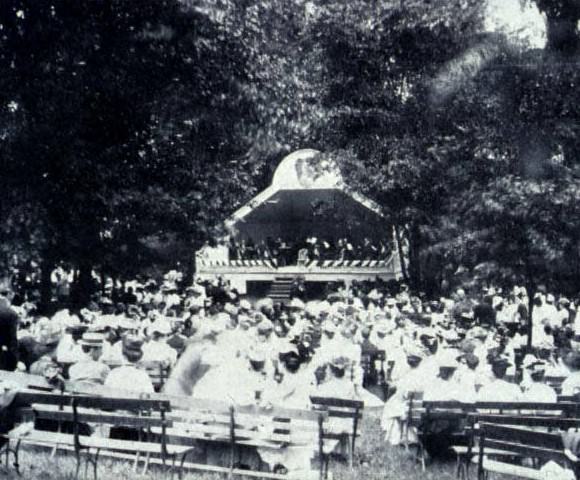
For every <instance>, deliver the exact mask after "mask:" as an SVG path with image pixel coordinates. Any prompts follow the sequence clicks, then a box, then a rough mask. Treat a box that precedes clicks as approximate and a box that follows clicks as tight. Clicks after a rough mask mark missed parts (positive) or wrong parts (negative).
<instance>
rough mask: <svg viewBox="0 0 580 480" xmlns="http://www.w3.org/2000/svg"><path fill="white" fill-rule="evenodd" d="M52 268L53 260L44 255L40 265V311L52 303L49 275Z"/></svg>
mask: <svg viewBox="0 0 580 480" xmlns="http://www.w3.org/2000/svg"><path fill="white" fill-rule="evenodd" d="M53 270H54V260H53V259H52V258H51V256H50V255H46V256H45V258H44V259H43V261H42V264H41V266H40V305H39V307H40V308H39V310H40V313H46V312H47V311H48V309H49V307H50V304H51V303H52V282H51V275H52V271H53Z"/></svg>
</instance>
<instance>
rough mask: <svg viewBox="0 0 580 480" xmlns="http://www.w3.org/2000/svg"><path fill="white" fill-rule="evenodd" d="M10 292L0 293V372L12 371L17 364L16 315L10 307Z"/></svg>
mask: <svg viewBox="0 0 580 480" xmlns="http://www.w3.org/2000/svg"><path fill="white" fill-rule="evenodd" d="M10 298H11V292H10V291H9V290H7V289H6V290H3V291H2V292H0V370H9V371H12V370H14V369H15V368H16V365H17V364H18V338H17V331H18V314H17V313H16V312H15V311H14V310H13V309H12V307H11V305H10Z"/></svg>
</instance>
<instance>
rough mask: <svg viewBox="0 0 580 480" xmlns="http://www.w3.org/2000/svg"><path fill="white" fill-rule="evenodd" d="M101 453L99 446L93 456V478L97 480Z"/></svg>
mask: <svg viewBox="0 0 580 480" xmlns="http://www.w3.org/2000/svg"><path fill="white" fill-rule="evenodd" d="M99 453H100V449H98V448H97V451H96V452H95V458H93V478H94V480H97V464H98V462H99Z"/></svg>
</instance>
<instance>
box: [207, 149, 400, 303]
mask: <svg viewBox="0 0 580 480" xmlns="http://www.w3.org/2000/svg"><path fill="white" fill-rule="evenodd" d="M225 226H226V229H227V231H228V232H229V238H230V239H233V240H234V241H244V240H245V239H251V241H252V243H253V244H260V243H265V242H267V241H271V240H272V239H275V238H283V239H304V238H318V239H325V240H328V241H330V242H336V241H338V239H341V238H348V239H352V240H353V241H357V242H363V241H364V240H366V239H368V241H369V242H374V243H375V244H379V243H382V244H384V243H385V242H388V244H389V245H390V249H389V251H388V252H387V253H386V254H384V255H380V256H379V255H377V256H373V257H372V258H370V257H367V258H366V259H365V258H356V256H355V257H351V258H349V259H338V258H330V259H329V258H326V259H320V258H319V259H308V258H302V259H300V260H296V261H291V262H281V261H279V259H277V258H254V259H238V258H230V254H229V250H228V248H226V247H225V246H221V247H218V248H206V249H203V250H202V251H199V252H197V254H196V273H197V275H198V276H199V277H201V278H203V279H211V278H215V276H216V275H219V276H222V277H224V278H225V279H227V280H229V281H230V282H231V284H232V286H233V287H235V288H237V289H238V291H239V292H240V293H243V294H244V293H247V292H248V290H249V289H251V286H252V285H256V284H260V285H262V287H264V286H268V285H269V288H270V290H272V288H274V289H275V285H276V283H281V284H283V283H288V282H290V281H291V280H292V279H294V278H296V277H300V278H301V279H302V281H304V282H305V283H306V284H320V283H322V284H324V283H328V282H332V281H344V282H345V283H346V284H349V283H351V282H352V281H353V280H358V281H362V280H374V279H376V278H380V279H382V280H385V281H388V280H393V279H398V278H400V276H401V268H400V259H399V255H398V251H399V249H398V248H396V244H395V239H394V235H393V228H392V225H390V224H389V223H388V221H387V220H386V219H385V218H384V216H383V215H382V213H381V210H380V207H379V206H378V205H377V204H376V203H375V202H373V201H372V200H371V199H369V198H367V197H365V196H364V195H361V194H360V193H358V192H355V191H353V190H352V189H350V188H349V187H348V185H346V184H345V182H344V180H343V178H342V176H341V174H340V171H339V169H338V167H337V166H336V164H335V163H334V162H332V161H331V160H329V159H327V158H325V157H324V155H322V154H321V153H320V152H318V151H316V150H310V149H305V150H298V151H296V152H294V153H292V154H290V155H288V156H286V157H285V158H284V159H283V160H282V161H281V163H280V164H279V165H278V167H277V169H276V171H275V173H274V176H273V180H272V184H271V185H270V186H269V187H268V188H266V189H265V190H264V191H262V192H260V193H259V194H258V195H256V196H255V197H254V198H253V199H252V200H250V201H249V202H247V203H246V204H245V205H243V206H242V207H240V208H239V209H238V210H237V211H236V212H234V213H233V214H232V215H231V217H230V218H228V219H227V220H226V221H225Z"/></svg>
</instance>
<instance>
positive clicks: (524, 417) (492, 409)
mask: <svg viewBox="0 0 580 480" xmlns="http://www.w3.org/2000/svg"><path fill="white" fill-rule="evenodd" d="M577 408H578V405H577V404H574V403H530V402H478V403H475V404H473V409H472V411H469V412H468V413H467V423H466V426H465V432H464V433H465V435H466V436H467V440H468V442H467V446H464V445H463V446H455V447H453V450H454V451H455V453H456V455H457V475H458V477H460V478H461V477H463V478H467V477H468V474H469V465H470V463H471V461H472V459H474V458H475V457H477V455H479V450H480V446H479V445H478V443H477V440H478V438H479V437H478V435H479V424H480V422H494V423H497V424H501V425H512V426H520V427H529V428H538V427H545V428H552V429H558V428H569V427H574V428H575V427H576V425H580V421H577V420H576V418H575V417H576V411H577ZM492 453H500V452H492Z"/></svg>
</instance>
